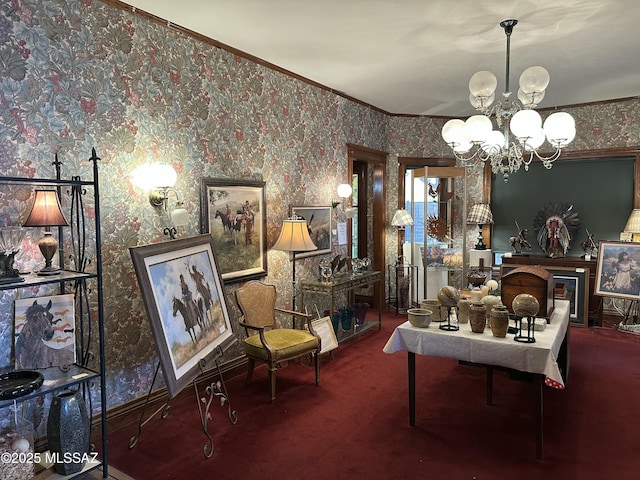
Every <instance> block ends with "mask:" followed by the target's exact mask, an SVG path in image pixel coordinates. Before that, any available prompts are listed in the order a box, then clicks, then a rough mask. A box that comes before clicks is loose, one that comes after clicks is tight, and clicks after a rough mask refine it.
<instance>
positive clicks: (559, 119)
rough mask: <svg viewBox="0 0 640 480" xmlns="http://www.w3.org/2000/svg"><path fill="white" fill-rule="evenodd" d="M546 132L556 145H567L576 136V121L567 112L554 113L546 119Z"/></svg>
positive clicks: (551, 141) (548, 138) (544, 127)
mask: <svg viewBox="0 0 640 480" xmlns="http://www.w3.org/2000/svg"><path fill="white" fill-rule="evenodd" d="M543 129H544V133H545V135H546V136H547V140H548V141H549V143H550V144H551V145H553V146H554V147H558V148H561V147H566V146H567V145H569V144H570V143H571V142H572V141H573V139H574V138H575V136H576V122H575V120H574V119H573V117H572V116H571V115H569V114H568V113H566V112H556V113H552V114H551V115H549V116H548V117H547V119H546V120H545V121H544V126H543Z"/></svg>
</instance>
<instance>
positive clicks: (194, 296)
mask: <svg viewBox="0 0 640 480" xmlns="http://www.w3.org/2000/svg"><path fill="white" fill-rule="evenodd" d="M129 251H130V253H131V258H132V260H133V265H134V267H135V271H136V275H137V277H138V284H139V286H140V291H141V292H142V299H143V301H144V306H145V310H146V312H147V317H148V319H149V324H150V326H151V331H152V333H153V338H154V341H155V344H156V349H157V351H158V357H159V359H160V365H161V367H162V373H163V375H164V379H165V383H166V385H167V390H168V391H169V396H170V398H173V397H174V396H175V395H177V394H178V393H179V392H180V391H181V390H182V389H183V388H184V387H185V386H186V385H187V384H189V383H191V382H192V381H193V380H194V379H196V378H197V377H198V375H200V374H201V373H204V372H205V371H206V370H209V369H210V368H213V364H211V361H212V359H214V358H217V356H219V355H220V353H221V352H224V351H225V350H226V349H227V348H229V346H231V345H232V344H233V343H234V342H235V340H236V338H235V334H234V333H233V331H232V329H231V322H230V320H229V313H228V311H227V305H226V301H225V296H224V286H223V283H222V278H221V276H220V273H219V270H218V267H217V265H216V259H215V256H214V254H213V242H212V240H211V236H210V235H206V234H205V235H197V236H194V237H188V238H183V239H179V240H171V241H167V242H162V243H155V244H151V245H143V246H138V247H132V248H130V249H129Z"/></svg>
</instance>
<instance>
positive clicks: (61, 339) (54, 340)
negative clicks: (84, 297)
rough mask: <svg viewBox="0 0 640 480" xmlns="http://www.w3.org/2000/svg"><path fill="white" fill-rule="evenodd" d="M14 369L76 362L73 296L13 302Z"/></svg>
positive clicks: (36, 298) (55, 296) (57, 365)
mask: <svg viewBox="0 0 640 480" xmlns="http://www.w3.org/2000/svg"><path fill="white" fill-rule="evenodd" d="M14 313H15V330H14V333H15V359H16V361H15V365H16V369H18V370H20V369H31V368H48V367H64V366H66V365H71V364H72V363H75V361H76V350H75V345H76V337H75V309H74V297H73V294H65V295H53V296H48V297H33V298H21V299H18V300H16V302H15V312H14Z"/></svg>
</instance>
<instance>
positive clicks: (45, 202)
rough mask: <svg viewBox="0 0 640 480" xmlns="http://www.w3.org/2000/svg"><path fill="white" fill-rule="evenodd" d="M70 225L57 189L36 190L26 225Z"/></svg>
mask: <svg viewBox="0 0 640 480" xmlns="http://www.w3.org/2000/svg"><path fill="white" fill-rule="evenodd" d="M67 225H69V223H68V222H67V220H66V219H65V218H64V215H63V214H62V207H61V206H60V200H59V199H58V193H57V192H56V191H55V190H36V198H35V200H34V202H33V207H31V212H29V216H28V217H27V219H26V220H25V222H24V224H23V226H25V227H65V226H67Z"/></svg>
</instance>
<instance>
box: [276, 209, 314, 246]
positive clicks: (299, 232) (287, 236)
mask: <svg viewBox="0 0 640 480" xmlns="http://www.w3.org/2000/svg"><path fill="white" fill-rule="evenodd" d="M317 248H318V247H316V246H315V244H314V243H313V241H312V240H311V237H310V236H309V229H308V227H307V222H306V221H305V220H304V219H302V218H299V217H293V218H288V219H286V220H285V221H284V222H282V230H281V231H280V236H279V237H278V240H276V243H275V244H274V245H273V249H274V250H283V251H285V252H308V251H310V250H317Z"/></svg>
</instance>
